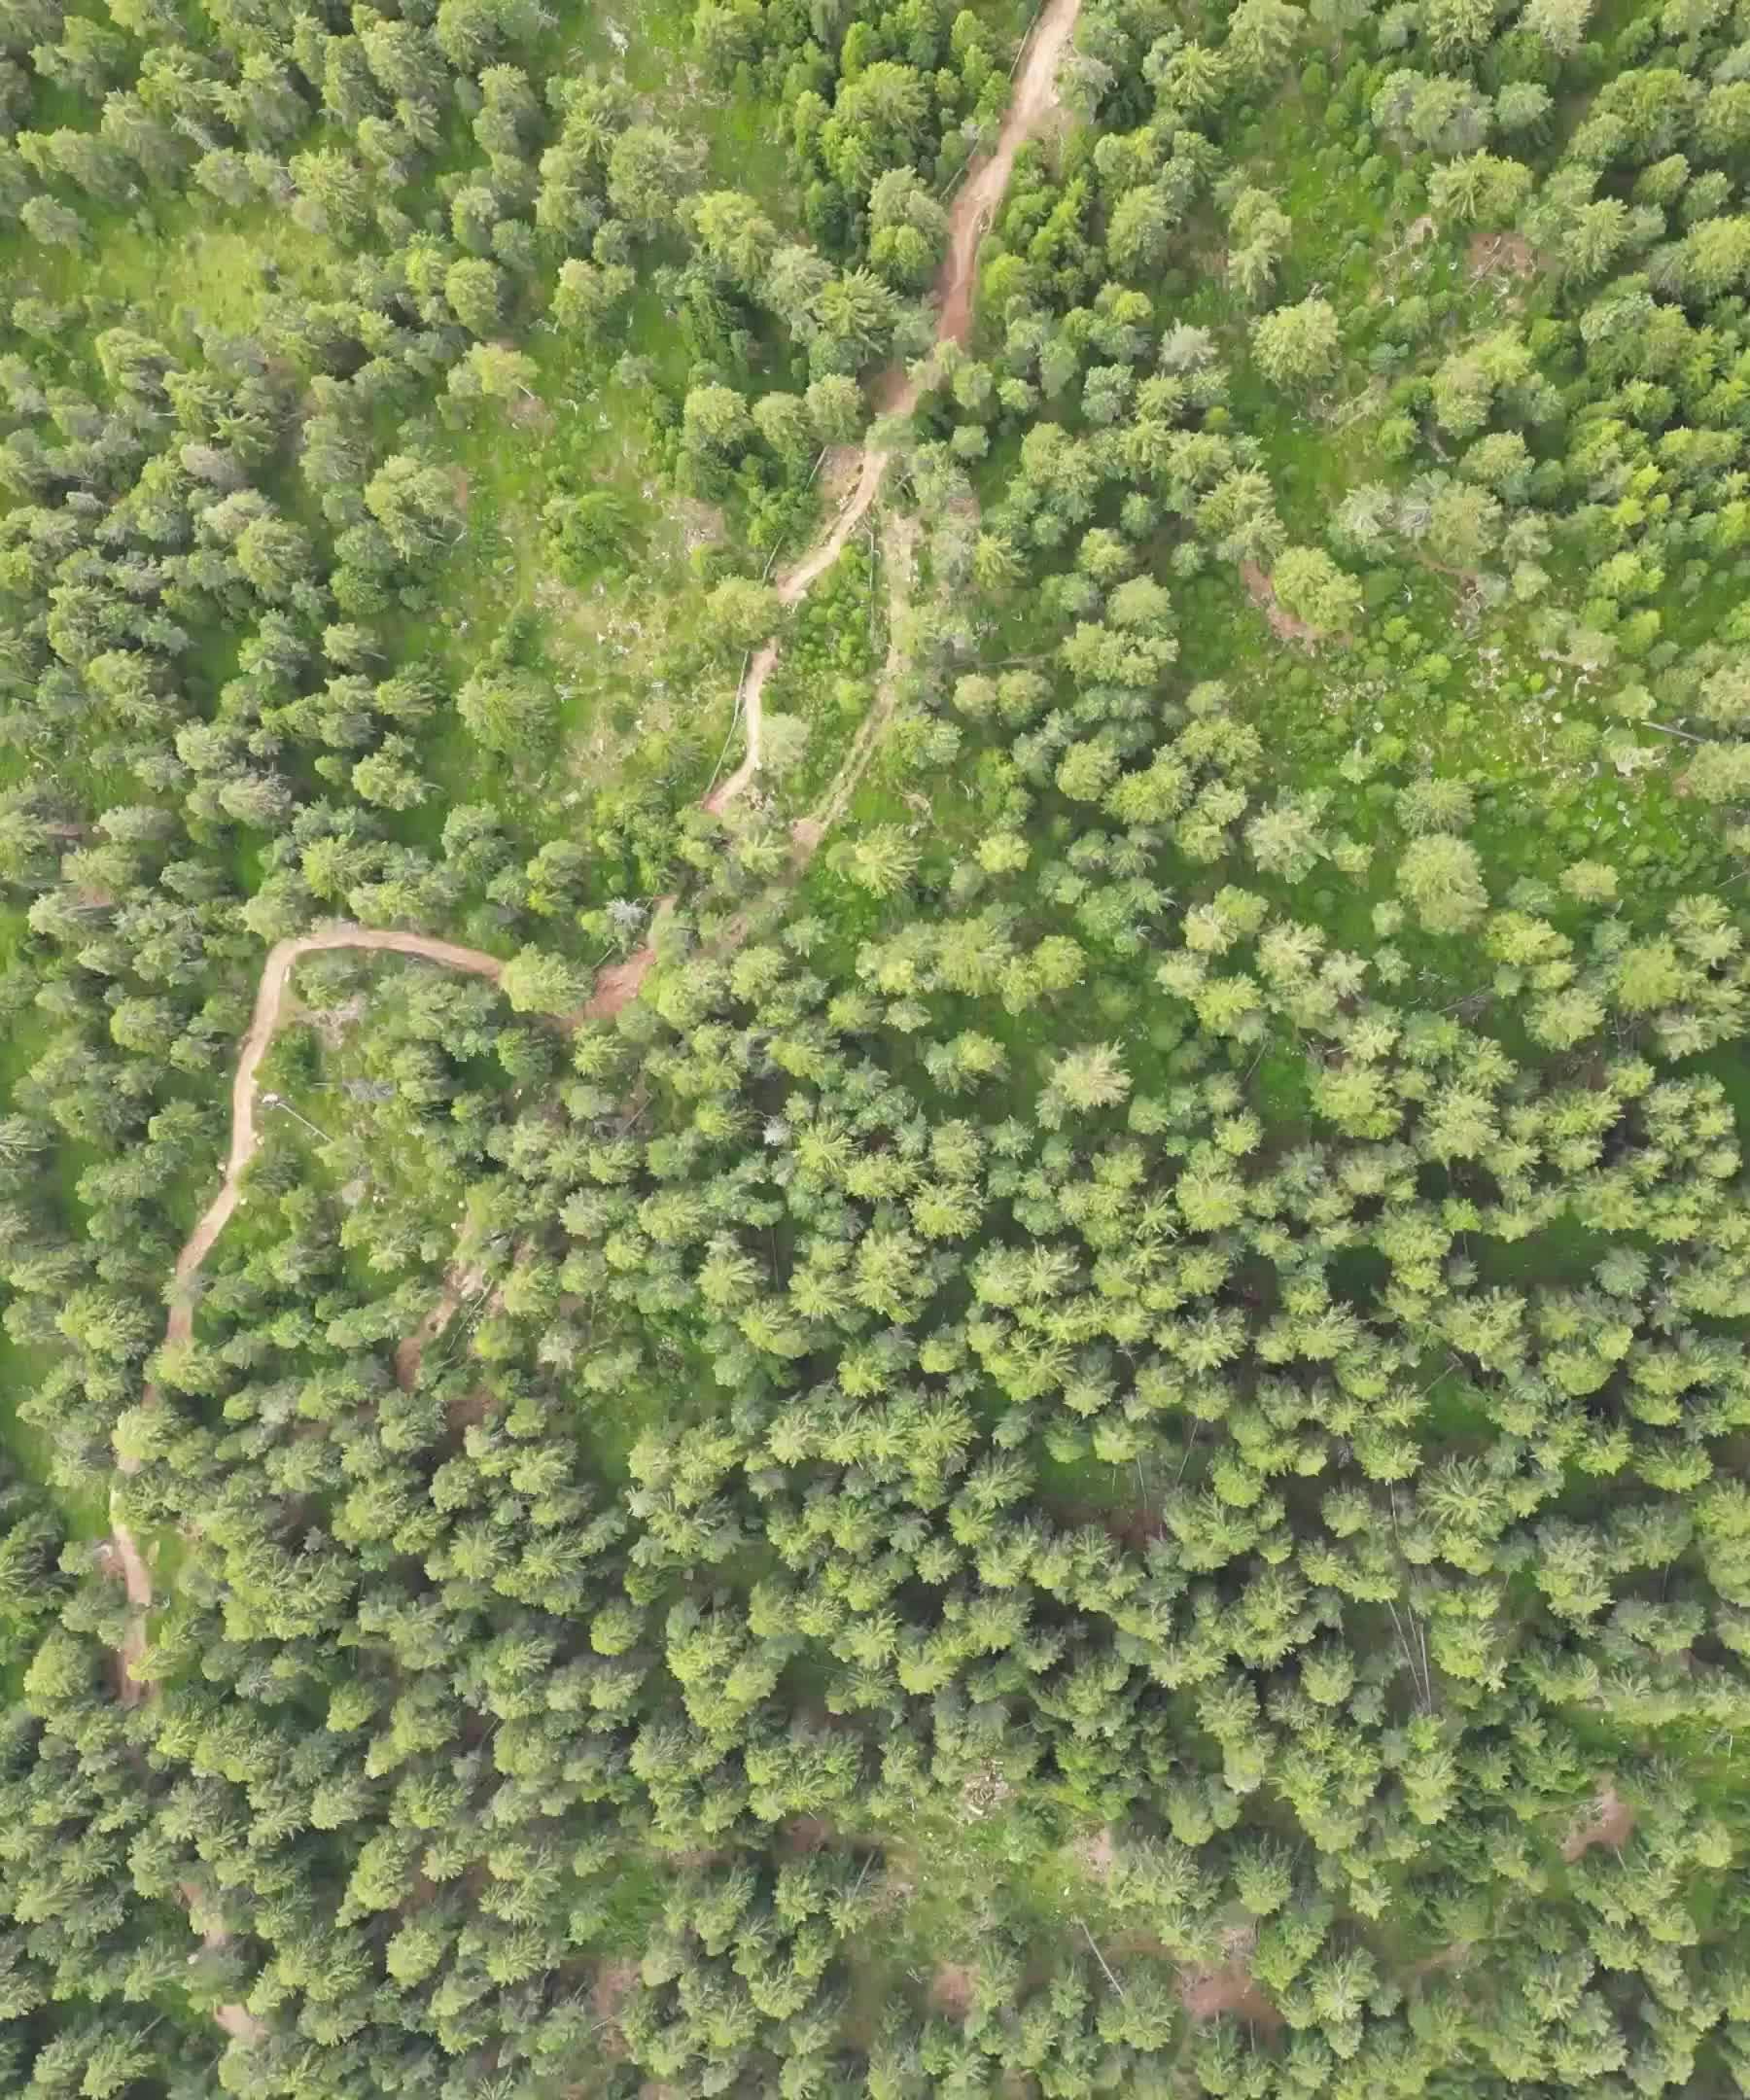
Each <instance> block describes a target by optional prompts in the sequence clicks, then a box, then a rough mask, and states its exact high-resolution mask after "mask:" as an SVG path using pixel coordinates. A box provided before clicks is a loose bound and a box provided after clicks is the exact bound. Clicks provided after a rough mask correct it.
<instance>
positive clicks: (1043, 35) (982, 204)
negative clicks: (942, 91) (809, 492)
mask: <svg viewBox="0 0 1750 2100" xmlns="http://www.w3.org/2000/svg"><path fill="white" fill-rule="evenodd" d="M1080 13H1081V0H1047V5H1046V7H1045V10H1044V12H1043V13H1042V14H1041V15H1040V17H1039V18H1038V20H1037V22H1035V23H1034V25H1033V30H1032V35H1031V36H1030V37H1029V39H1028V43H1027V49H1026V51H1025V52H1024V53H1023V54H1022V58H1021V65H1020V70H1019V71H1018V72H1017V74H1016V76H1015V91H1014V93H1013V94H1012V95H1010V97H1009V105H1008V111H1007V114H1006V115H1005V116H1004V118H1003V120H1002V127H1001V129H1000V130H999V131H998V132H997V145H996V148H995V150H994V151H993V152H992V154H991V157H990V158H989V159H988V160H986V161H984V162H983V163H982V164H981V165H980V166H978V167H977V168H975V169H974V170H973V172H972V173H971V175H970V176H968V178H967V179H966V181H965V182H964V183H962V185H961V189H960V193H959V194H958V195H957V196H956V198H955V200H954V204H953V207H952V209H951V211H950V214H949V220H948V254H947V258H946V260H945V261H944V262H943V263H942V267H941V272H940V274H939V275H938V277H937V279H936V296H937V297H939V298H940V300H941V302H942V318H941V321H940V324H939V325H938V327H937V331H936V333H937V334H938V336H939V337H940V338H941V339H942V340H943V341H945V342H946V341H953V342H957V343H961V344H964V342H965V340H966V338H967V336H968V335H969V334H970V333H971V331H972V295H973V292H974V290H975V289H976V287H977V281H978V272H977V267H976V265H977V262H978V243H979V240H980V238H981V236H982V235H983V233H984V230H985V228H986V227H987V226H989V224H990V222H991V219H992V216H993V214H994V213H995V212H996V210H997V205H998V204H1000V203H1001V201H1002V192H1003V191H1004V190H1006V189H1007V188H1008V179H1009V175H1010V173H1011V172H1012V170H1013V168H1014V165H1015V156H1016V155H1017V154H1018V153H1019V152H1020V151H1021V148H1022V147H1023V146H1025V145H1026V144H1027V142H1028V140H1029V139H1031V138H1032V137H1034V136H1035V135H1036V134H1037V133H1038V132H1039V131H1041V130H1043V129H1044V127H1045V125H1046V123H1047V122H1048V120H1049V119H1050V118H1051V116H1052V114H1053V112H1054V111H1055V110H1056V108H1057V106H1058V97H1057V69H1058V60H1059V59H1060V58H1061V57H1062V56H1063V53H1064V47H1065V46H1066V45H1067V43H1068V41H1069V37H1070V33H1071V31H1072V30H1073V29H1074V27H1075V19H1076V17H1077V16H1078V15H1079V14H1080ZM905 406H906V407H907V408H909V407H910V406H911V403H910V402H909V401H908V402H906V403H905Z"/></svg>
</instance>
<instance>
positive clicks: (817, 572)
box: [705, 0, 1081, 812]
mask: <svg viewBox="0 0 1750 2100" xmlns="http://www.w3.org/2000/svg"><path fill="white" fill-rule="evenodd" d="M1080 13H1081V0H1047V5H1046V7H1045V9H1044V11H1043V13H1042V14H1041V15H1040V16H1039V18H1038V20H1037V21H1036V22H1034V24H1033V27H1032V34H1031V35H1030V36H1029V38H1028V40H1027V45H1026V48H1025V50H1024V51H1023V52H1022V54H1021V63H1020V66H1019V69H1018V70H1017V72H1016V75H1015V91H1014V93H1013V94H1012V95H1011V96H1010V97H1009V106H1008V113H1007V115H1006V116H1005V117H1004V118H1003V120H1002V124H1001V128H1000V129H999V130H998V131H997V144H996V145H995V147H993V149H992V151H991V154H990V157H988V158H987V159H984V160H981V161H980V162H979V163H978V164H977V165H976V166H975V167H974V168H973V170H972V172H971V174H970V175H968V176H967V178H966V180H965V181H964V182H963V183H962V185H961V187H960V190H959V192H957V194H956V196H955V199H954V202H953V204H952V205H951V206H950V207H949V212H948V253H947V255H946V256H945V257H944V258H943V261H942V266H941V269H940V270H939V271H938V272H937V274H936V284H935V292H936V299H937V301H938V305H939V313H938V317H937V321H936V341H937V342H938V343H944V342H957V343H961V344H964V342H965V341H966V338H967V336H968V335H969V334H970V333H971V329H972V295H973V293H974V291H975V290H976V289H977V285H978V246H979V242H980V241H981V240H982V239H983V238H984V234H985V229H986V227H988V226H989V224H990V221H991V218H992V215H993V214H994V213H995V211H996V209H997V205H998V204H999V203H1000V202H1001V200H1002V192H1004V190H1006V189H1007V188H1008V179H1009V176H1010V175H1011V174H1012V173H1013V171H1014V166H1015V156H1016V155H1017V154H1018V153H1019V152H1020V151H1021V149H1022V147H1023V146H1025V145H1026V144H1027V142H1028V140H1029V139H1031V138H1032V137H1034V136H1035V135H1036V134H1037V133H1038V132H1039V130H1040V129H1041V128H1042V127H1043V126H1044V124H1045V123H1047V121H1048V120H1049V119H1050V117H1051V115H1052V112H1053V111H1054V110H1055V109H1056V108H1057V99H1058V98H1057V69H1058V62H1059V60H1060V59H1061V58H1062V57H1063V55H1064V48H1065V46H1066V45H1067V43H1068V41H1069V38H1070V35H1071V33H1072V32H1073V30H1074V28H1075V22H1076V18H1077V17H1078V16H1079V15H1080ZM918 387H919V380H918V377H917V373H916V370H914V371H912V372H908V371H907V370H906V369H905V368H904V367H903V366H902V365H890V366H889V367H888V368H887V370H886V371H884V372H883V373H882V374H881V376H880V378H879V379H877V380H876V382H875V385H874V389H873V392H874V400H875V405H876V408H877V409H878V410H879V411H880V412H881V413H882V414H884V415H909V414H910V413H911V411H912V409H913V408H915V407H916V406H917V402H918ZM891 459H892V453H891V452H888V451H885V450H882V449H881V448H879V447H877V446H875V445H865V446H864V447H863V454H862V465H861V468H860V469H859V470H858V473H857V480H856V482H855V484H854V485H853V487H852V490H851V493H850V495H849V496H847V497H846V499H845V501H844V504H843V505H842V506H841V508H840V509H839V512H838V514H837V516H836V517H835V518H834V519H833V521H832V523H831V524H830V525H829V526H828V527H827V528H826V530H825V532H824V533H822V536H821V538H820V539H819V540H817V541H816V542H815V543H814V545H813V546H812V547H810V548H809V550H808V552H807V553H806V554H804V555H803V556H802V558H801V560H800V561H798V562H797V563H795V565H794V566H793V567H792V568H790V569H788V570H787V572H786V573H785V574H784V575H783V576H781V577H780V578H779V579H778V602H779V604H780V605H782V606H785V607H789V606H793V605H795V604H796V603H797V602H798V601H799V600H800V599H802V598H803V597H805V596H806V595H807V593H808V591H809V589H810V587H811V586H812V585H813V584H815V583H816V582H818V581H819V580H820V578H822V577H823V576H824V575H825V574H826V572H827V570H828V569H830V568H831V567H832V565H833V563H834V562H835V561H837V560H838V558H839V556H840V554H842V553H843V552H844V549H845V543H846V542H847V541H848V540H849V539H850V537H851V535H852V534H853V533H854V532H855V531H856V530H857V526H858V525H860V524H861V523H862V521H863V519H864V518H865V517H866V516H867V515H868V512H869V509H870V507H871V506H872V505H873V504H874V501H875V499H876V497H877V496H878V495H880V493H881V483H882V479H883V477H884V475H885V474H886V473H887V471H888V463H889V461H890V460H891ZM777 662H778V638H777V636H776V635H774V636H773V637H772V638H771V640H769V641H767V642H764V643H762V644H761V645H760V647H758V648H757V649H755V650H754V652H753V654H752V656H751V657H749V659H748V664H747V668H746V669H745V670H744V671H743V673H742V678H741V685H740V688H739V690H738V691H737V693H736V709H737V712H738V713H739V714H740V716H741V717H742V720H743V723H744V727H745V735H746V741H747V749H746V751H745V752H744V753H743V756H742V762H741V764H740V765H738V766H737V767H736V769H735V771H734V772H733V773H732V774H730V776H729V778H728V779H727V780H726V781H724V782H723V784H722V786H721V787H717V789H715V790H714V791H713V792H712V793H711V794H709V795H707V796H706V798H705V807H706V808H707V809H708V810H712V811H714V812H719V811H721V810H724V809H726V808H727V807H728V806H729V804H730V803H731V802H733V801H734V800H735V799H736V797H737V796H738V795H740V794H742V793H743V792H744V791H745V790H746V788H747V786H748V784H749V782H750V781H751V780H752V778H753V776H754V774H755V773H757V772H758V771H759V758H760V731H761V728H762V725H763V722H764V714H763V702H762V695H763V693H764V691H765V684H766V681H767V680H768V679H769V678H770V677H771V675H772V671H773V668H774V667H775V665H776V664H777Z"/></svg>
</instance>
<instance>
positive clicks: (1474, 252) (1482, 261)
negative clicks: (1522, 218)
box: [1465, 233, 1537, 277]
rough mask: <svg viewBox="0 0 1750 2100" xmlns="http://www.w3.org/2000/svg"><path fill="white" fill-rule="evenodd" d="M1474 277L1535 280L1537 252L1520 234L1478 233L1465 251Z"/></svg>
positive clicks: (1466, 259)
mask: <svg viewBox="0 0 1750 2100" xmlns="http://www.w3.org/2000/svg"><path fill="white" fill-rule="evenodd" d="M1465 261H1466V262H1468V263H1469V265H1470V273H1471V275H1472V276H1473V277H1494V276H1506V277H1535V276H1536V274H1537V252H1536V250H1535V249H1534V248H1533V247H1532V246H1531V243H1530V242H1529V241H1528V240H1526V238H1525V236H1524V235H1523V234H1522V233H1479V234H1478V235H1477V236H1476V238H1475V239H1474V240H1473V241H1472V242H1471V244H1470V246H1469V248H1468V249H1466V251H1465Z"/></svg>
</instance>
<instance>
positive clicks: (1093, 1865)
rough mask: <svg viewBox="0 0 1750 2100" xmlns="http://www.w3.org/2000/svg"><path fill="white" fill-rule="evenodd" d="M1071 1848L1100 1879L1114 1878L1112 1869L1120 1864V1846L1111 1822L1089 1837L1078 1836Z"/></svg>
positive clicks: (1089, 1870)
mask: <svg viewBox="0 0 1750 2100" xmlns="http://www.w3.org/2000/svg"><path fill="white" fill-rule="evenodd" d="M1070 1850H1071V1851H1072V1852H1073V1853H1074V1854H1075V1856H1076V1858H1077V1859H1078V1860H1079V1861H1080V1862H1081V1864H1082V1865H1083V1866H1084V1867H1085V1868H1086V1869H1087V1870H1088V1872H1090V1873H1091V1874H1093V1875H1095V1876H1096V1877H1097V1878H1098V1879H1099V1880H1102V1881H1109V1880H1110V1879H1111V1878H1112V1869H1113V1868H1114V1867H1115V1866H1116V1865H1117V1864H1118V1846H1117V1844H1116V1842H1115V1841H1114V1839H1113V1837H1112V1832H1111V1826H1110V1825H1109V1824H1108V1825H1107V1826H1106V1827H1105V1828H1104V1829H1103V1830H1097V1831H1095V1832H1094V1833H1093V1834H1092V1835H1091V1836H1089V1837H1078V1838H1077V1839H1076V1840H1075V1842H1074V1844H1073V1845H1072V1846H1071V1847H1070Z"/></svg>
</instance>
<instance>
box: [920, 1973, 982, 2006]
mask: <svg viewBox="0 0 1750 2100" xmlns="http://www.w3.org/2000/svg"><path fill="white" fill-rule="evenodd" d="M977 1990H978V1971H977V1970H976V1969H974V1968H972V1967H971V1966H970V1965H969V1964H967V1963H965V1962H938V1963H937V1964H936V1966H935V1969H934V1971H933V1973H932V1974H931V1976H930V1978H929V1993H928V1995H929V2003H930V2006H931V2008H932V2010H934V2011H935V2012H941V2013H944V2014H945V2015H946V2016H947V2017H948V2018H949V2019H956V2020H963V2019H964V2018H965V2016H966V2014H967V2013H968V2012H971V2010H972V2005H973V2000H974V1998H975V1996H976V1994H977Z"/></svg>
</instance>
